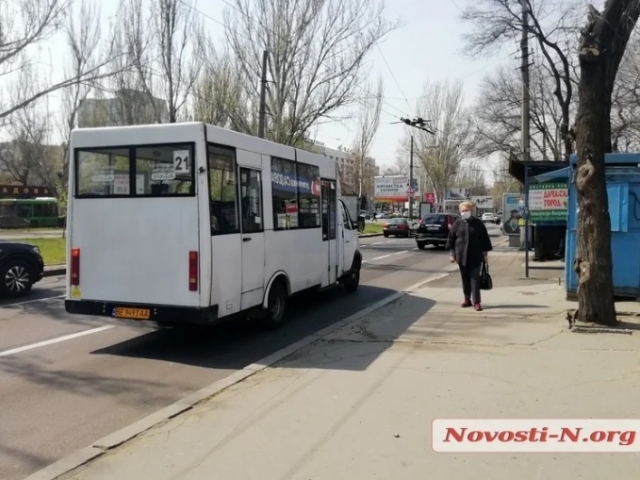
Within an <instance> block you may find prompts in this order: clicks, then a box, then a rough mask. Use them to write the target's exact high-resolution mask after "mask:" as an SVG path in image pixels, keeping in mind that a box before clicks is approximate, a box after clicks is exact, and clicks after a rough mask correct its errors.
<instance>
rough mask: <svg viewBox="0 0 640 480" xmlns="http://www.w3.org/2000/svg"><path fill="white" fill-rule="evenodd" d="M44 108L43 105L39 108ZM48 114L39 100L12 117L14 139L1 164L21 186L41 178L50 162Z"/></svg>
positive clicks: (1, 155) (0, 151) (4, 150)
mask: <svg viewBox="0 0 640 480" xmlns="http://www.w3.org/2000/svg"><path fill="white" fill-rule="evenodd" d="M38 107H40V108H38ZM48 119H49V117H48V115H47V114H45V112H43V110H42V105H38V104H37V103H35V102H32V103H30V104H29V105H28V106H26V107H25V108H22V109H21V110H18V111H17V112H15V113H14V114H13V115H11V116H10V117H9V120H10V122H9V126H8V128H7V131H8V134H9V137H10V139H11V140H10V142H8V143H6V144H4V145H3V146H2V148H1V149H0V165H1V166H2V169H3V170H4V171H5V172H7V173H8V174H9V176H10V177H11V180H12V181H14V182H16V183H18V184H20V185H30V184H32V183H36V182H37V183H39V182H40V181H41V178H42V177H41V173H42V172H46V171H47V169H48V168H47V167H48V166H49V165H48V164H49V163H50V154H51V152H50V147H49V145H48V143H49V142H48V139H49V123H48Z"/></svg>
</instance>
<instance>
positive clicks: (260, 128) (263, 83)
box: [258, 50, 269, 138]
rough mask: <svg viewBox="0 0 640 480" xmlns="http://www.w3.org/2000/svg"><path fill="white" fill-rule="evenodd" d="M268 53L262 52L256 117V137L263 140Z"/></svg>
mask: <svg viewBox="0 0 640 480" xmlns="http://www.w3.org/2000/svg"><path fill="white" fill-rule="evenodd" d="M268 62H269V51H268V50H265V51H264V52H262V79H261V80H260V116H259V117H258V137H260V138H264V124H265V120H266V117H267V100H266V97H267V64H268Z"/></svg>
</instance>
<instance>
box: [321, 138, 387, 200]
mask: <svg viewBox="0 0 640 480" xmlns="http://www.w3.org/2000/svg"><path fill="white" fill-rule="evenodd" d="M316 147H317V148H318V149H319V150H320V153H322V154H324V155H325V156H327V157H329V158H330V159H332V160H335V161H336V163H337V164H338V171H339V173H340V187H341V188H342V193H343V194H345V195H357V194H358V192H359V188H360V179H361V178H360V168H359V167H360V165H359V164H358V160H357V158H356V157H355V155H353V153H351V152H350V151H348V150H346V149H343V148H337V149H336V148H329V147H325V146H320V145H317V144H316ZM379 173H380V168H379V167H378V166H377V165H376V160H375V159H374V158H372V157H365V159H364V165H363V171H362V195H363V196H366V197H367V198H373V193H374V178H375V176H376V175H379Z"/></svg>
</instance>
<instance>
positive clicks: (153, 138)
mask: <svg viewBox="0 0 640 480" xmlns="http://www.w3.org/2000/svg"><path fill="white" fill-rule="evenodd" d="M70 152H71V153H70V155H71V159H70V162H71V163H70V168H69V172H70V173H69V197H68V198H69V201H68V210H67V215H68V218H67V225H68V232H67V250H68V252H67V253H68V256H67V258H68V260H67V293H66V298H65V308H66V310H67V312H69V313H73V314H82V315H100V316H106V317H114V318H122V319H132V320H150V321H153V322H156V324H158V325H160V326H179V325H184V324H194V323H195V324H209V323H215V322H217V321H220V320H222V319H230V318H233V317H236V316H238V315H241V316H248V317H256V318H260V319H262V321H264V322H265V324H266V325H269V326H271V327H276V326H279V325H280V324H281V323H282V322H283V319H284V315H285V311H286V307H287V304H288V299H289V297H290V296H291V295H293V294H296V293H298V292H301V291H305V290H309V289H324V288H327V287H330V286H333V285H336V284H342V285H344V287H345V289H346V290H347V291H349V292H353V291H355V290H356V289H357V288H358V284H359V282H360V267H361V264H362V255H361V252H360V248H359V241H358V225H356V223H355V221H356V219H351V218H350V216H349V212H348V210H347V208H346V206H345V204H344V203H343V201H342V200H341V198H340V182H339V178H338V169H337V165H336V162H335V161H333V160H332V159H329V158H327V157H325V156H323V155H316V154H313V153H310V152H307V151H304V150H299V149H296V148H293V147H290V146H285V145H280V144H277V143H273V142H270V141H267V140H263V139H259V138H256V137H251V136H248V135H244V134H240V133H237V132H233V131H229V130H225V129H222V128H218V127H213V126H210V125H205V124H203V123H179V124H165V125H142V126H127V127H105V128H92V129H76V130H74V131H73V132H72V135H71V148H70Z"/></svg>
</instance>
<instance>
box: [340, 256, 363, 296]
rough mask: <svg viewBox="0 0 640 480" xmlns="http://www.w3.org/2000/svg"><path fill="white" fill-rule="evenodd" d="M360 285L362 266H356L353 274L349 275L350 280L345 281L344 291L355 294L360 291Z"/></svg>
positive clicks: (352, 271)
mask: <svg viewBox="0 0 640 480" xmlns="http://www.w3.org/2000/svg"><path fill="white" fill-rule="evenodd" d="M359 285H360V264H359V262H358V265H356V266H355V267H354V268H353V270H351V273H350V274H349V277H348V280H345V281H344V289H345V290H346V291H347V292H348V293H353V292H355V291H356V290H358V286H359Z"/></svg>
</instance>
